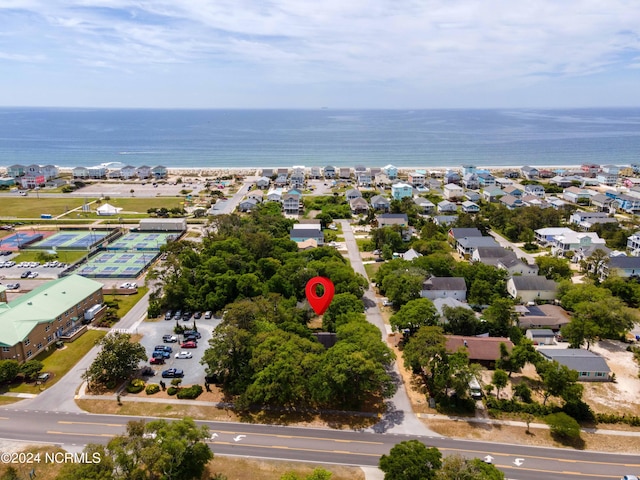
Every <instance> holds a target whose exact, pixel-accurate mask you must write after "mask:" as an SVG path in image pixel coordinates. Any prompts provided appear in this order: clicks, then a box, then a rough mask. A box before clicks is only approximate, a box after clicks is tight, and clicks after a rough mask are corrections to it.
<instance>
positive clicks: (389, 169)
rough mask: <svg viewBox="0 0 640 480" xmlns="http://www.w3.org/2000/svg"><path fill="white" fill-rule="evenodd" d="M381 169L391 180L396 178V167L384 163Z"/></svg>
mask: <svg viewBox="0 0 640 480" xmlns="http://www.w3.org/2000/svg"><path fill="white" fill-rule="evenodd" d="M382 171H383V172H384V174H385V175H386V176H387V177H389V178H390V179H391V180H393V179H395V178H398V167H396V166H394V165H385V166H384V167H382Z"/></svg>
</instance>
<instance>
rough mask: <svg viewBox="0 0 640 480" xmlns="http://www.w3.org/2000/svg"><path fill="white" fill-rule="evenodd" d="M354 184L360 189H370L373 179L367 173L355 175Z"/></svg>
mask: <svg viewBox="0 0 640 480" xmlns="http://www.w3.org/2000/svg"><path fill="white" fill-rule="evenodd" d="M356 182H357V183H358V185H359V186H361V187H370V186H371V185H372V184H373V177H372V176H371V173H369V172H368V171H365V172H360V173H358V174H356Z"/></svg>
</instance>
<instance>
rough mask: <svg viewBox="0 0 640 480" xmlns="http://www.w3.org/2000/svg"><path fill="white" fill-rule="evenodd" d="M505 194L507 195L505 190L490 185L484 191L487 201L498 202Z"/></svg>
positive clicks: (483, 194)
mask: <svg viewBox="0 0 640 480" xmlns="http://www.w3.org/2000/svg"><path fill="white" fill-rule="evenodd" d="M503 195H505V193H504V191H503V190H502V189H501V188H498V187H489V188H487V189H485V190H483V191H482V198H484V199H485V201H487V202H497V201H498V199H499V198H500V197H502V196H503Z"/></svg>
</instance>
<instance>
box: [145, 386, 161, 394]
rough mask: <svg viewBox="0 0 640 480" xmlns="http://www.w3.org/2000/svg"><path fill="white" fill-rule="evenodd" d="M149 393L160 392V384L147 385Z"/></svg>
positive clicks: (146, 390) (146, 389)
mask: <svg viewBox="0 0 640 480" xmlns="http://www.w3.org/2000/svg"><path fill="white" fill-rule="evenodd" d="M144 391H145V392H146V393H147V395H153V394H154V393H158V392H159V391H160V385H158V384H157V383H150V384H149V385H147V388H145V390H144Z"/></svg>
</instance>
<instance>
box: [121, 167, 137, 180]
mask: <svg viewBox="0 0 640 480" xmlns="http://www.w3.org/2000/svg"><path fill="white" fill-rule="evenodd" d="M135 176H136V167H134V166H133V165H125V166H124V167H122V168H121V169H120V177H121V178H123V179H125V180H129V179H130V178H133V177H135Z"/></svg>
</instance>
